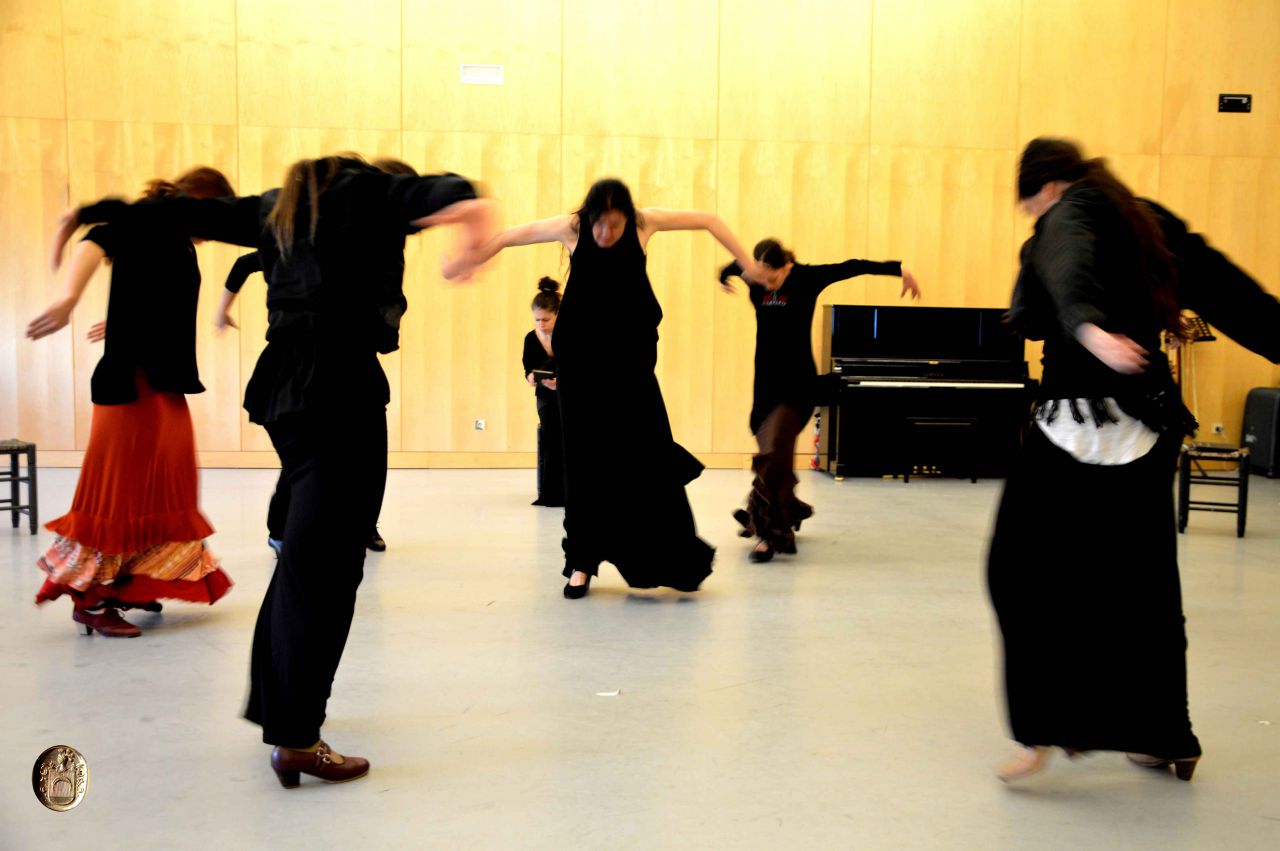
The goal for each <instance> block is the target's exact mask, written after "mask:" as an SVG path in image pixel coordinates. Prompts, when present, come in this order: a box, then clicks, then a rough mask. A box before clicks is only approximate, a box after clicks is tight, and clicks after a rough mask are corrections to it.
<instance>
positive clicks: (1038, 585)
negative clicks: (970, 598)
mask: <svg viewBox="0 0 1280 851" xmlns="http://www.w3.org/2000/svg"><path fill="white" fill-rule="evenodd" d="M1147 203H1148V206H1149V207H1151V209H1152V212H1153V213H1154V214H1155V215H1156V218H1157V220H1158V221H1159V223H1160V226H1161V228H1162V229H1163V231H1164V233H1165V240H1166V243H1167V247H1168V248H1169V250H1170V251H1171V252H1172V254H1173V259H1174V261H1175V265H1176V267H1177V276H1178V284H1179V286H1178V290H1179V292H1178V295H1179V299H1180V302H1181V304H1182V305H1183V306H1184V307H1189V308H1192V309H1195V310H1197V311H1199V312H1200V313H1201V315H1203V316H1205V317H1206V318H1208V319H1209V320H1210V321H1212V322H1214V323H1215V324H1218V323H1221V325H1220V327H1221V328H1222V329H1224V330H1228V333H1229V334H1230V335H1231V336H1232V337H1234V338H1235V339H1237V341H1239V342H1240V343H1242V344H1243V345H1245V346H1247V347H1249V348H1251V349H1253V350H1254V351H1256V352H1258V353H1259V354H1262V355H1264V356H1266V357H1268V358H1270V359H1271V360H1273V361H1275V360H1277V359H1280V341H1278V340H1277V337H1276V335H1275V333H1274V329H1275V327H1276V326H1277V325H1280V303H1277V301H1276V299H1275V298H1273V297H1271V296H1269V295H1268V294H1266V293H1265V292H1263V291H1262V289H1261V288H1260V287H1259V286H1258V285H1257V284H1256V283H1255V282H1253V281H1252V279H1250V278H1249V277H1248V276H1247V275H1245V274H1244V273H1243V272H1242V271H1241V270H1240V269H1239V268H1238V267H1236V266H1235V265H1234V264H1233V263H1231V262H1230V261H1229V260H1228V259H1227V258H1226V257H1224V256H1223V255H1221V254H1220V253H1218V252H1216V251H1214V250H1213V249H1211V248H1210V247H1209V246H1208V245H1207V243H1205V242H1204V240H1203V239H1201V238H1200V237H1198V236H1197V235H1195V234H1191V233H1189V232H1188V231H1187V230H1186V227H1185V225H1184V224H1183V223H1182V222H1181V221H1180V220H1179V219H1177V217H1176V216H1173V214H1172V213H1169V212H1168V211H1167V210H1164V209H1163V208H1161V207H1159V206H1158V205H1155V204H1153V203H1150V202H1147ZM1011 315H1012V319H1013V321H1014V323H1015V324H1016V325H1017V326H1018V327H1019V329H1020V330H1022V331H1023V332H1024V333H1026V335H1027V336H1028V337H1030V338H1032V339H1040V338H1043V339H1044V340H1045V347H1044V377H1043V381H1042V383H1041V399H1040V403H1039V411H1038V415H1037V416H1038V422H1037V423H1036V424H1035V425H1033V427H1032V428H1030V429H1029V432H1028V436H1027V439H1026V441H1025V443H1024V445H1023V447H1022V451H1021V453H1020V455H1019V458H1018V461H1017V464H1016V466H1015V469H1014V471H1013V472H1012V474H1011V475H1010V477H1009V480H1008V482H1007V484H1006V486H1005V491H1004V494H1003V497H1002V499H1001V503H1000V508H999V513H998V515H997V519H996V525H995V532H994V534H993V536H992V541H991V548H990V553H989V557H988V583H989V587H990V591H991V600H992V603H993V605H994V607H995V610H996V615H997V617H998V619H999V622H1000V630H1001V634H1002V637H1003V640H1004V668H1005V685H1006V692H1007V698H1008V711H1009V722H1010V726H1011V728H1012V732H1013V737H1014V738H1015V739H1016V740H1017V741H1019V742H1021V743H1022V744H1024V745H1039V746H1049V745H1056V746H1063V747H1068V748H1075V749H1079V750H1122V751H1130V752H1136V753H1143V754H1150V755H1153V756H1157V757H1161V758H1165V759H1179V758H1183V759H1185V758H1191V757H1195V756H1198V755H1199V754H1200V744H1199V742H1198V741H1197V739H1196V736H1195V734H1194V733H1193V732H1192V729H1191V720H1190V715H1189V712H1188V705H1187V676H1186V649H1187V637H1186V629H1185V621H1184V618H1183V614H1182V593H1181V587H1180V582H1179V576H1178V553H1177V544H1176V532H1175V530H1174V507H1173V488H1172V484H1173V482H1172V479H1173V473H1174V464H1175V460H1176V458H1177V453H1178V447H1179V445H1180V443H1181V441H1182V436H1183V434H1184V433H1186V432H1187V431H1188V430H1189V429H1192V428H1194V425H1195V423H1194V420H1192V419H1191V417H1190V415H1189V413H1188V412H1187V411H1186V409H1185V407H1183V405H1182V403H1181V400H1180V399H1179V397H1178V391H1177V388H1176V387H1174V385H1173V381H1172V379H1171V377H1170V375H1169V371H1168V369H1167V368H1166V367H1165V365H1164V364H1162V363H1160V357H1159V351H1160V340H1159V331H1160V328H1159V325H1158V323H1157V322H1156V320H1155V311H1154V309H1153V307H1152V302H1151V295H1150V292H1149V290H1148V289H1147V287H1146V285H1145V283H1144V278H1143V270H1142V267H1141V259H1140V254H1139V251H1138V247H1137V242H1136V238H1135V236H1134V234H1133V231H1132V229H1131V228H1130V226H1129V225H1128V224H1127V222H1126V221H1125V220H1124V219H1123V218H1122V217H1121V215H1120V212H1119V210H1118V209H1117V208H1116V206H1115V205H1114V203H1112V202H1111V201H1110V200H1109V199H1108V198H1107V197H1106V196H1105V195H1104V194H1103V193H1102V192H1101V191H1100V190H1099V189H1098V188H1097V187H1096V186H1095V185H1093V184H1092V183H1091V181H1089V180H1087V179H1086V180H1082V181H1079V182H1078V183H1076V184H1074V185H1073V186H1072V187H1071V188H1070V189H1068V190H1067V192H1066V193H1065V194H1064V195H1063V196H1062V199H1061V200H1060V201H1059V202H1058V203H1057V204H1056V205H1055V206H1054V208H1053V209H1051V210H1050V211H1049V212H1047V213H1045V214H1044V215H1043V216H1042V217H1041V218H1040V220H1039V221H1038V222H1037V223H1036V229H1035V235H1034V236H1033V237H1032V238H1031V239H1030V240H1028V242H1027V245H1026V246H1025V247H1024V249H1023V261H1022V271H1021V273H1020V274H1019V278H1018V284H1017V288H1016V289H1015V292H1014V304H1013V309H1012V311H1011ZM1081 322H1093V323H1095V324H1097V325H1099V326H1100V327H1102V328H1103V329H1104V330H1107V331H1110V332H1113V333H1122V334H1125V335H1126V336H1128V337H1130V338H1131V339H1133V340H1135V341H1136V342H1138V343H1139V344H1140V345H1141V346H1142V347H1143V348H1145V349H1146V350H1147V351H1149V352H1153V353H1155V357H1154V358H1153V363H1152V365H1151V366H1150V367H1149V368H1148V369H1147V370H1146V372H1144V373H1141V374H1138V375H1121V374H1120V373H1117V372H1114V371H1112V370H1111V369H1109V368H1108V367H1106V366H1105V365H1104V364H1103V363H1102V362H1101V361H1099V360H1098V359H1097V358H1095V357H1094V356H1093V355H1092V354H1090V353H1089V352H1088V351H1087V350H1086V349H1084V348H1083V347H1082V346H1081V345H1080V344H1079V343H1077V342H1076V340H1075V338H1074V333H1073V332H1074V330H1075V329H1076V327H1077V326H1078V325H1079V324H1080V323H1081ZM1268 329H1269V330H1268ZM1122 415H1128V416H1130V417H1132V418H1134V419H1136V420H1139V421H1141V422H1142V423H1143V424H1144V425H1145V426H1146V427H1147V428H1149V429H1150V431H1151V432H1152V433H1155V434H1157V435H1158V438H1157V439H1156V440H1155V443H1154V445H1153V446H1152V447H1151V449H1150V450H1149V451H1148V452H1147V453H1146V454H1144V455H1142V456H1141V457H1137V458H1135V459H1133V460H1130V461H1128V462H1127V463H1105V462H1104V463H1086V462H1084V461H1082V460H1080V459H1079V458H1078V457H1077V456H1076V455H1074V454H1072V453H1071V452H1069V451H1067V450H1066V449H1064V448H1062V447H1060V446H1059V445H1057V444H1056V443H1055V442H1054V441H1053V440H1051V439H1050V437H1049V436H1048V435H1049V434H1050V433H1051V431H1052V428H1053V419H1054V417H1055V416H1056V417H1061V418H1070V419H1074V420H1075V421H1076V422H1077V423H1079V424H1080V425H1081V426H1084V427H1094V426H1096V428H1097V429H1099V430H1101V431H1100V432H1099V435H1098V436H1099V440H1100V442H1101V444H1103V445H1106V444H1107V442H1108V439H1107V433H1108V430H1111V431H1115V430H1114V429H1111V426H1112V425H1113V424H1114V423H1115V420H1116V419H1118V418H1120V417H1121V416H1122Z"/></svg>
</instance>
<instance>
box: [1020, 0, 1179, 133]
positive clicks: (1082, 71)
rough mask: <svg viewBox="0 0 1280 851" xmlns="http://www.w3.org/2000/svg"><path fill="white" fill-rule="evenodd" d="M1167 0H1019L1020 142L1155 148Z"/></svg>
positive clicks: (1160, 98)
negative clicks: (1041, 139)
mask: <svg viewBox="0 0 1280 851" xmlns="http://www.w3.org/2000/svg"><path fill="white" fill-rule="evenodd" d="M1167 6H1168V0H1129V2H1124V3H1116V2H1113V0H1072V2H1070V3H1063V2H1062V0H1024V2H1023V9H1022V73H1021V76H1020V79H1021V90H1020V97H1019V118H1018V141H1019V144H1022V143H1025V142H1026V141H1027V140H1029V139H1032V138H1034V137H1036V136H1068V137H1071V138H1077V139H1083V140H1085V141H1087V142H1088V144H1089V145H1090V146H1091V147H1094V148H1095V149H1099V150H1108V151H1114V152H1116V153H1135V154H1159V153H1160V144H1161V135H1160V122H1161V119H1162V115H1161V105H1162V97H1161V94H1162V91H1161V89H1162V83H1163V74H1162V70H1163V67H1164V50H1165V14H1166V7H1167Z"/></svg>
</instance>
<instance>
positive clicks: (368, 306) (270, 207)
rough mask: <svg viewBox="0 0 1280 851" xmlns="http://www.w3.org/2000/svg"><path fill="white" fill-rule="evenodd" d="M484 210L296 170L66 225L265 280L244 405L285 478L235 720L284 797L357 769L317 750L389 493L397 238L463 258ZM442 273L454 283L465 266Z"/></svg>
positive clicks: (386, 181)
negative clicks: (246, 260)
mask: <svg viewBox="0 0 1280 851" xmlns="http://www.w3.org/2000/svg"><path fill="white" fill-rule="evenodd" d="M490 217H491V212H490V210H489V209H488V202H484V201H479V200H477V199H476V193H475V190H474V188H473V187H472V186H471V184H470V183H469V182H468V181H467V180H465V179H464V178H461V177H459V176H457V175H435V176H427V177H409V176H400V175H389V174H383V173H380V172H378V171H377V170H376V169H373V168H372V167H370V166H369V165H368V164H366V163H364V162H363V161H359V160H348V159H341V158H338V157H329V158H326V159H320V160H302V161H300V162H298V163H295V164H294V165H293V166H292V167H291V168H290V170H289V172H288V173H287V174H286V176H285V183H284V187H283V188H282V189H280V190H273V191H272V192H269V193H267V194H266V195H264V196H252V197H247V198H235V199H228V200H217V201H200V200H194V199H183V198H179V199H165V200H162V201H160V202H156V203H153V204H151V205H142V204H138V205H127V204H124V203H122V202H118V201H104V202H100V203H98V204H95V205H92V206H90V207H85V208H81V209H79V210H77V211H72V212H71V213H70V214H69V215H68V216H66V217H64V221H63V226H62V230H61V232H60V234H59V236H58V238H57V240H56V244H57V245H58V246H59V248H60V246H61V244H62V243H63V242H65V240H66V238H67V236H69V233H70V232H71V231H73V230H74V228H75V226H76V225H77V224H78V222H79V221H84V222H94V221H122V222H130V223H132V224H134V225H135V226H152V227H159V226H162V225H164V226H168V227H172V228H178V229H181V230H182V231H185V232H187V233H189V234H190V235H192V236H198V237H204V238H208V239H216V240H219V241H222V242H230V243H234V244H237V245H245V246H256V247H257V248H258V251H259V252H260V254H261V255H262V265H263V268H264V269H266V270H267V272H268V276H269V280H268V282H267V309H268V312H269V323H270V324H269V327H268V329H267V346H266V348H265V349H264V350H263V352H262V355H261V356H260V357H259V358H258V363H257V366H256V367H255V369H254V373H253V377H252V378H251V379H250V380H249V384H248V386H247V388H246V390H245V408H246V409H247V410H248V412H249V419H250V420H251V421H252V422H255V423H260V424H263V425H264V426H265V427H266V429H267V432H268V434H270V435H271V441H272V443H273V444H274V446H275V448H276V452H277V454H278V455H279V456H280V460H281V464H282V466H283V469H284V472H285V475H286V476H287V477H288V480H289V485H290V490H291V499H290V506H289V517H288V520H287V522H286V524H285V530H284V544H283V546H282V547H281V551H280V559H279V561H278V562H277V564H276V570H275V573H274V574H273V576H272V579H271V585H270V587H269V588H268V590H267V594H266V598H265V599H264V600H263V603H262V608H261V610H260V611H259V614H258V622H257V627H256V629H255V631H254V640H253V660H252V666H251V670H250V694H249V702H248V708H247V710H246V712H245V717H246V718H248V719H249V720H250V721H253V722H254V723H256V724H259V725H261V727H262V737H263V741H264V742H266V743H268V744H272V745H275V746H276V747H275V749H274V750H273V751H272V755H271V764H272V767H273V769H274V770H275V772H276V774H277V776H278V777H279V779H280V782H281V784H283V785H284V786H285V787H286V788H290V787H293V786H296V785H298V782H299V775H300V774H310V775H312V776H315V777H319V778H321V779H323V780H327V781H333V782H336V781H343V780H353V779H355V778H357V777H361V776H363V775H364V774H365V773H366V772H367V771H368V769H369V763H368V761H367V760H364V759H360V758H357V757H343V756H342V755H341V754H338V753H335V752H334V751H332V750H331V749H330V748H329V746H328V745H327V744H325V743H324V742H323V741H321V740H320V727H321V725H322V724H323V723H324V720H325V707H326V704H327V703H328V698H329V693H330V690H331V688H332V684H333V677H334V673H335V671H336V670H337V667H338V662H339V660H340V659H341V657H342V652H343V649H344V647H345V646H346V641H347V635H348V633H349V631H350V628H351V619H352V615H353V613H354V609H355V602H356V591H357V588H358V587H359V585H360V581H361V579H362V577H363V565H364V558H365V544H366V543H367V542H368V537H367V536H368V530H369V529H370V528H371V527H372V525H373V522H374V520H375V517H376V512H377V510H378V502H379V497H380V494H381V488H382V483H383V482H384V481H385V479H386V464H387V427H386V405H387V402H388V401H389V398H390V388H389V387H388V385H387V380H386V376H385V375H384V374H383V372H382V367H381V365H380V364H379V362H378V353H379V352H386V351H392V350H393V349H394V348H396V347H397V346H398V342H399V324H400V317H401V315H402V314H403V312H404V305H405V300H404V292H403V287H402V281H401V279H400V277H399V276H397V275H393V274H390V271H391V270H395V269H399V268H403V263H404V256H403V251H404V236H405V232H406V228H407V227H408V226H412V227H414V228H425V227H430V226H433V225H442V224H461V225H463V226H464V227H463V231H462V248H463V249H465V252H464V253H473V251H472V249H474V248H475V247H476V246H477V245H479V244H482V243H483V242H485V241H487V239H488V238H489V236H490V235H491V232H490V229H489V221H490ZM450 268H451V270H453V271H454V272H456V273H458V274H466V273H467V272H468V268H467V266H466V263H465V262H457V261H454V262H453V263H451V265H450Z"/></svg>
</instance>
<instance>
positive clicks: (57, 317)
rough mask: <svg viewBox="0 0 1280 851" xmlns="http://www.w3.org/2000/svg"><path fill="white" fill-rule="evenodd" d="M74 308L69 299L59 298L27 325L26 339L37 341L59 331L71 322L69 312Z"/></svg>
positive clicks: (72, 302) (74, 304)
mask: <svg viewBox="0 0 1280 851" xmlns="http://www.w3.org/2000/svg"><path fill="white" fill-rule="evenodd" d="M75 306H76V303H75V301H73V300H71V299H65V298H60V299H58V300H57V301H55V302H54V303H53V304H51V305H49V307H48V308H46V309H45V311H44V313H41V314H40V315H39V316H37V317H36V318H35V319H32V320H31V322H30V324H28V325H27V337H28V338H29V339H32V340H39V339H40V338H41V337H48V336H49V335H50V334H52V333H54V332H55V331H61V330H62V329H63V328H65V327H67V324H68V323H69V322H70V321H71V311H72V309H73V308H74V307H75Z"/></svg>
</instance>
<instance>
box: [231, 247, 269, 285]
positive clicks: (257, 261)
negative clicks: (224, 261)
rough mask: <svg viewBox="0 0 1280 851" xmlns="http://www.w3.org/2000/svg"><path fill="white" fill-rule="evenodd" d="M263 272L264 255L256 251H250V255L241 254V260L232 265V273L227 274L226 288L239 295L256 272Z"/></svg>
mask: <svg viewBox="0 0 1280 851" xmlns="http://www.w3.org/2000/svg"><path fill="white" fill-rule="evenodd" d="M261 271H262V255H260V254H259V253H258V252H256V251H250V252H249V253H248V254H241V255H240V257H239V259H237V260H236V262H235V263H234V264H233V265H232V267H231V271H230V272H228V273H227V283H226V288H227V289H228V290H229V291H230V292H233V293H238V292H240V288H241V287H243V286H244V282H245V281H246V280H247V279H248V278H249V276H250V275H252V274H253V273H254V272H261Z"/></svg>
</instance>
